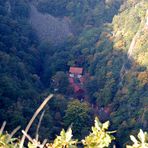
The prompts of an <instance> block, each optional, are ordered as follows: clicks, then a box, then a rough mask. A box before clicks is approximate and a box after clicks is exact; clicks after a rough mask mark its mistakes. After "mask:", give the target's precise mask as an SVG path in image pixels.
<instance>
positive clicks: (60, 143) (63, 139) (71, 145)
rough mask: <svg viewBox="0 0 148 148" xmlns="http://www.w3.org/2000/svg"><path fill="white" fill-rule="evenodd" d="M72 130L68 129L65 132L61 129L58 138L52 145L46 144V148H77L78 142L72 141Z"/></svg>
mask: <svg viewBox="0 0 148 148" xmlns="http://www.w3.org/2000/svg"><path fill="white" fill-rule="evenodd" d="M72 136H73V135H72V129H71V128H69V129H68V130H67V131H66V132H65V130H64V129H63V130H62V131H61V133H60V136H57V138H56V139H55V140H54V142H53V144H48V148H77V146H76V145H77V142H78V140H73V139H72Z"/></svg>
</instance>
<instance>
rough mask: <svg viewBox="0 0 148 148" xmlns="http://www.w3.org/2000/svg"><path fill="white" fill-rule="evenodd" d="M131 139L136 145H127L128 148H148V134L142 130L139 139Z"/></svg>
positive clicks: (132, 137) (131, 137)
mask: <svg viewBox="0 0 148 148" xmlns="http://www.w3.org/2000/svg"><path fill="white" fill-rule="evenodd" d="M130 139H131V140H132V142H133V143H134V144H133V145H131V146H130V145H127V146H126V147H127V148H148V133H147V132H143V131H142V130H141V129H140V132H139V133H138V139H136V138H135V137H134V136H133V135H131V136H130Z"/></svg>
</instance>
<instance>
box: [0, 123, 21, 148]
mask: <svg viewBox="0 0 148 148" xmlns="http://www.w3.org/2000/svg"><path fill="white" fill-rule="evenodd" d="M5 125H6V122H4V123H3V125H2V127H1V129H0V148H17V147H19V141H18V139H17V138H12V137H13V135H14V134H15V133H16V132H17V131H18V130H19V129H20V127H17V128H16V129H14V130H13V131H12V133H11V134H8V133H3V131H4V128H5Z"/></svg>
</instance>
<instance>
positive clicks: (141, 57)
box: [0, 0, 148, 147]
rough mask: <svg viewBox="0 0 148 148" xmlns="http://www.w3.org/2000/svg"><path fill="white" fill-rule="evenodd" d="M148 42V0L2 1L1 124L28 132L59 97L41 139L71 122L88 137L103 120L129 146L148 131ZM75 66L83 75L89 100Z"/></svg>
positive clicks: (77, 133)
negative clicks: (75, 83) (72, 72)
mask: <svg viewBox="0 0 148 148" xmlns="http://www.w3.org/2000/svg"><path fill="white" fill-rule="evenodd" d="M147 38H148V2H147V0H140V1H139V0H69V1H67V0H31V1H28V0H0V124H2V123H3V121H7V127H6V128H7V130H8V131H12V129H14V128H15V127H17V126H18V125H21V127H22V129H24V128H25V127H26V124H27V123H28V121H29V120H30V118H31V116H32V115H33V113H34V111H35V110H36V109H37V107H38V106H39V105H40V104H41V102H42V101H43V99H44V98H45V97H46V96H47V95H48V94H51V93H52V94H54V97H53V99H52V100H50V101H49V103H48V105H47V106H46V108H45V114H44V117H43V120H42V123H41V127H40V138H41V139H44V138H47V137H48V138H49V139H50V140H53V139H55V137H56V135H59V133H60V131H61V129H62V128H65V129H67V128H68V127H69V126H70V125H71V124H72V127H73V129H74V130H73V135H74V138H75V137H77V138H78V139H82V138H84V137H85V136H86V135H87V134H89V131H90V127H91V126H92V125H93V121H94V118H95V116H98V117H99V119H100V120H101V121H102V122H105V121H106V120H109V121H110V122H111V126H110V129H111V130H117V132H116V134H115V136H116V141H115V144H116V145H117V147H124V146H125V144H127V143H126V142H128V140H129V135H130V134H133V135H137V133H138V132H139V129H140V128H141V129H143V130H144V131H148V91H147V90H148V40H147ZM70 67H79V68H81V69H83V75H84V80H83V84H82V85H83V86H82V87H83V93H82V94H77V92H76V91H75V89H74V87H72V85H71V83H70V80H69V69H70ZM38 120H39V117H38V119H36V120H35V122H34V124H33V126H32V128H31V129H30V131H29V132H30V133H31V134H32V135H33V136H34V133H35V131H36V128H37V124H38Z"/></svg>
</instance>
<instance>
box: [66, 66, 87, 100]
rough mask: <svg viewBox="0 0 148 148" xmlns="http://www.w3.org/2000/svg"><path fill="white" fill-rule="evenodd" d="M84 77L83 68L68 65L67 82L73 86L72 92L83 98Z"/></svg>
mask: <svg viewBox="0 0 148 148" xmlns="http://www.w3.org/2000/svg"><path fill="white" fill-rule="evenodd" d="M84 81H85V78H84V76H83V68H81V67H70V69H69V83H70V85H71V86H72V87H73V90H74V93H75V95H76V96H77V97H78V98H83V96H84V92H85V91H84V89H83V83H84Z"/></svg>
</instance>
